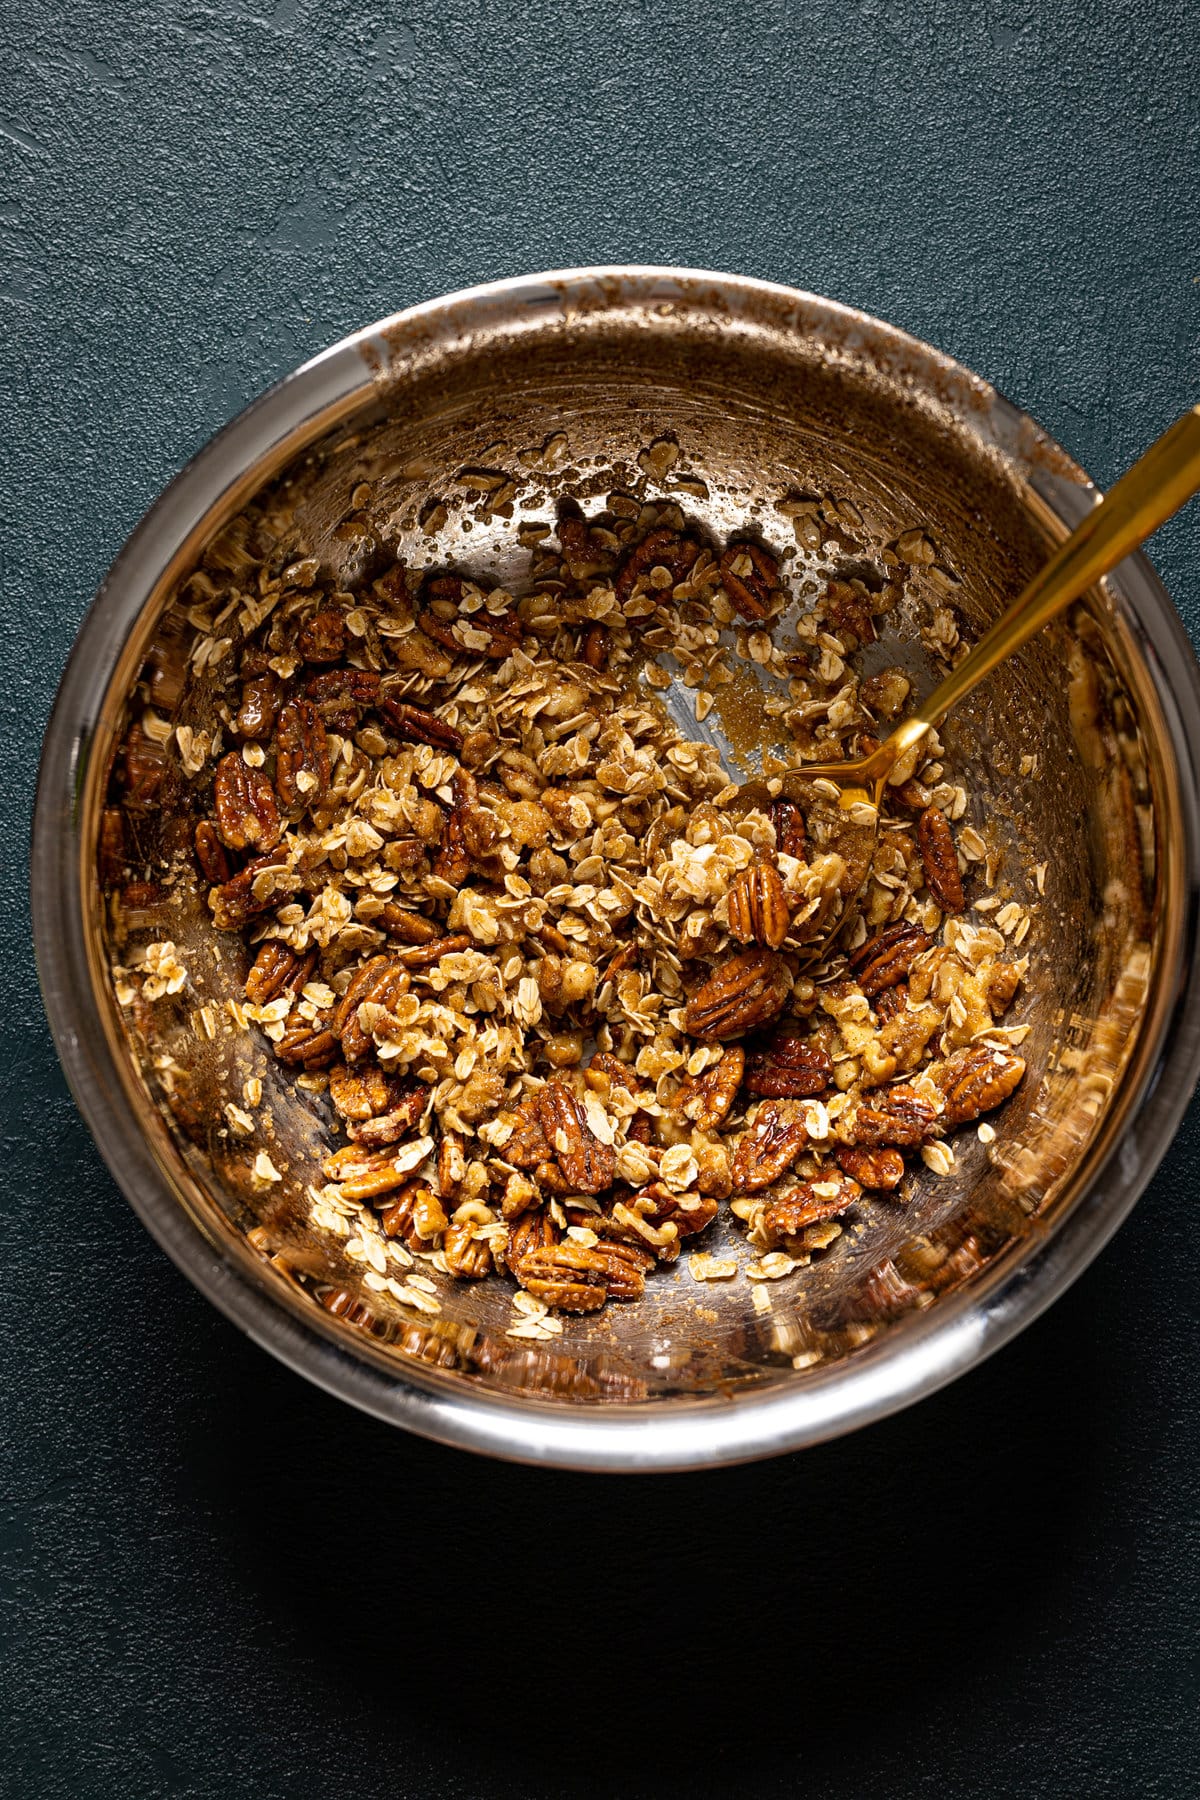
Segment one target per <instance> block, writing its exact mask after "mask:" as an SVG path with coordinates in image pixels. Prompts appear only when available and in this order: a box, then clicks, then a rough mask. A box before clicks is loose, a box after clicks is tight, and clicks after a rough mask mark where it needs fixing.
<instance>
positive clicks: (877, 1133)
mask: <svg viewBox="0 0 1200 1800" xmlns="http://www.w3.org/2000/svg"><path fill="white" fill-rule="evenodd" d="M939 1120H940V1115H939V1113H938V1110H937V1108H936V1107H935V1106H934V1105H933V1104H932V1103H931V1102H930V1101H928V1100H926V1099H925V1097H924V1095H923V1094H918V1093H917V1091H916V1089H915V1088H911V1087H908V1086H907V1085H905V1084H900V1085H899V1086H897V1087H892V1088H884V1089H882V1090H881V1091H880V1092H878V1093H875V1094H872V1095H871V1097H870V1098H869V1099H864V1100H860V1101H859V1103H858V1105H857V1107H856V1108H855V1109H854V1111H853V1112H852V1113H851V1114H850V1115H849V1120H848V1122H847V1119H846V1115H843V1118H842V1120H841V1121H839V1135H840V1137H841V1139H842V1142H843V1143H845V1144H848V1145H850V1146H851V1147H852V1148H854V1149H858V1148H860V1147H866V1148H868V1149H874V1148H876V1147H877V1146H879V1145H881V1144H892V1145H896V1146H897V1147H899V1148H900V1149H904V1150H915V1149H916V1148H917V1146H918V1145H919V1144H927V1143H928V1142H929V1141H930V1139H931V1138H932V1137H934V1136H935V1135H936V1133H937V1129H938V1125H939Z"/></svg>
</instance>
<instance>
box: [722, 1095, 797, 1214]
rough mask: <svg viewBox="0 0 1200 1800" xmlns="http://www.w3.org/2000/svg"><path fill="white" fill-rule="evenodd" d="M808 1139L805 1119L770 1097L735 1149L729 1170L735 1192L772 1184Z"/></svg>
mask: <svg viewBox="0 0 1200 1800" xmlns="http://www.w3.org/2000/svg"><path fill="white" fill-rule="evenodd" d="M807 1143H808V1127H807V1126H806V1125H805V1123H804V1120H803V1119H800V1118H796V1117H794V1116H793V1115H792V1114H790V1113H785V1112H784V1110H783V1108H782V1107H781V1106H780V1104H779V1102H778V1101H777V1100H767V1101H766V1102H764V1104H763V1105H762V1106H760V1107H759V1109H758V1115H757V1117H756V1118H755V1120H754V1123H753V1125H751V1126H750V1129H749V1130H748V1131H747V1132H746V1135H745V1136H744V1137H743V1138H742V1140H741V1142H740V1143H739V1145H738V1147H737V1150H736V1151H735V1153H734V1158H733V1162H732V1164H731V1165H730V1170H729V1178H730V1182H731V1184H732V1188H733V1192H734V1193H735V1194H752V1193H754V1192H755V1190H756V1189H758V1188H765V1187H770V1185H771V1183H772V1182H773V1181H778V1180H779V1177H780V1176H781V1175H782V1174H783V1172H784V1170H785V1169H789V1168H790V1167H791V1165H792V1164H793V1163H794V1162H795V1160H796V1158H797V1157H798V1156H799V1154H800V1152H801V1151H802V1150H803V1149H804V1147H805V1145H806V1144H807Z"/></svg>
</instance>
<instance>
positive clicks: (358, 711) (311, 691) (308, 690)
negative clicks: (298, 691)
mask: <svg viewBox="0 0 1200 1800" xmlns="http://www.w3.org/2000/svg"><path fill="white" fill-rule="evenodd" d="M304 693H305V697H306V698H307V699H308V700H310V701H311V702H312V704H313V705H314V706H315V707H316V709H317V711H318V712H319V713H320V715H321V718H322V720H323V721H324V723H325V724H326V725H327V726H332V728H333V730H334V731H340V732H342V733H343V734H345V733H347V732H351V731H357V729H358V727H359V725H360V724H361V723H362V716H363V713H364V712H365V711H366V710H367V708H368V707H371V706H375V705H376V704H377V703H378V700H379V677H378V675H376V673H375V671H374V670H373V669H321V670H319V671H318V672H317V673H315V674H312V675H310V676H309V678H308V680H307V681H306V682H305V684H304Z"/></svg>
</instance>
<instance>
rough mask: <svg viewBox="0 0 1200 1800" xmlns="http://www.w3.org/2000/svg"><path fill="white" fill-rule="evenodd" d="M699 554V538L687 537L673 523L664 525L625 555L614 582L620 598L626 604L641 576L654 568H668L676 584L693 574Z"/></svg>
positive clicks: (673, 582)
mask: <svg viewBox="0 0 1200 1800" xmlns="http://www.w3.org/2000/svg"><path fill="white" fill-rule="evenodd" d="M699 554H700V546H699V544H698V543H697V542H696V540H695V538H691V537H684V535H683V533H682V532H679V531H672V530H671V528H670V526H669V525H660V526H659V527H658V529H657V530H656V531H652V532H650V533H649V535H648V536H647V537H644V538H643V539H642V541H641V543H640V544H637V545H635V547H634V548H633V549H632V550H630V551H628V552H627V554H626V555H625V556H624V557H623V558H622V560H621V566H620V568H619V569H618V570H617V576H616V580H615V581H614V582H613V590H614V592H615V594H616V596H617V599H618V600H619V601H620V603H621V605H622V606H624V604H625V602H626V600H628V599H629V596H630V595H631V594H632V592H633V590H634V588H635V587H636V585H637V583H638V580H639V578H640V577H641V576H643V575H647V574H649V572H650V570H651V569H658V568H662V569H666V571H667V573H668V574H669V575H670V577H671V585H672V586H674V585H675V583H676V582H678V581H683V580H684V579H685V578H686V577H687V576H688V575H689V574H690V573H691V570H692V568H693V566H694V564H695V561H696V558H697V557H698V556H699Z"/></svg>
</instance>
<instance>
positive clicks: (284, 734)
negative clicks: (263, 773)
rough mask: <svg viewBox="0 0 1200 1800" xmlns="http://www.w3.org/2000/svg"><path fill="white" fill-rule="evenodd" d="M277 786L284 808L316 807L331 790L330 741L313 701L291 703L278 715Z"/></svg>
mask: <svg viewBox="0 0 1200 1800" xmlns="http://www.w3.org/2000/svg"><path fill="white" fill-rule="evenodd" d="M275 786H276V787H277V788H278V790H279V798H280V799H281V800H282V801H283V804H284V805H285V806H315V805H316V804H317V803H318V801H320V800H322V799H323V798H324V796H325V793H326V790H327V789H328V787H329V739H328V738H327V737H326V735H325V727H324V725H323V724H322V722H321V715H320V713H318V711H317V709H316V707H315V706H314V705H313V703H312V701H311V700H289V701H288V703H287V705H286V706H285V707H284V708H283V710H282V711H281V713H280V715H279V723H278V724H277V725H276V727H275Z"/></svg>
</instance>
